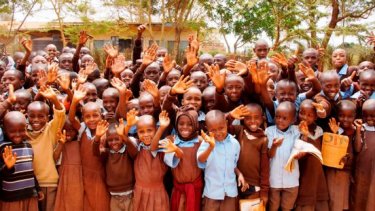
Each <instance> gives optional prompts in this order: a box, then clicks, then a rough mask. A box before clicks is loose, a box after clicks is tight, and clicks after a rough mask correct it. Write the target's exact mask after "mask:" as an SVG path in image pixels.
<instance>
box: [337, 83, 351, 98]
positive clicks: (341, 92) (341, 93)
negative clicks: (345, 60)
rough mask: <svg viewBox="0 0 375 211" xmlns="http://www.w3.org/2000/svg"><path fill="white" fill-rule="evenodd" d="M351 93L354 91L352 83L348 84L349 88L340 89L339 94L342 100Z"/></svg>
mask: <svg viewBox="0 0 375 211" xmlns="http://www.w3.org/2000/svg"><path fill="white" fill-rule="evenodd" d="M353 93H354V85H353V84H351V85H350V88H349V89H348V90H346V91H340V95H341V97H342V99H343V100H344V99H347V98H349V97H350V96H352V95H353Z"/></svg>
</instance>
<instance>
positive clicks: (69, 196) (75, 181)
mask: <svg viewBox="0 0 375 211" xmlns="http://www.w3.org/2000/svg"><path fill="white" fill-rule="evenodd" d="M59 175H60V178H59V185H58V188H57V195H56V202H55V210H56V211H63V210H67V211H68V210H69V211H70V210H83V181H82V163H81V155H80V152H79V142H78V141H71V142H67V143H65V145H64V148H63V150H62V161H61V165H60V168H59Z"/></svg>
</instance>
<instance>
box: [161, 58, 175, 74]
mask: <svg viewBox="0 0 375 211" xmlns="http://www.w3.org/2000/svg"><path fill="white" fill-rule="evenodd" d="M175 66H176V61H175V60H172V58H171V56H170V55H169V54H167V55H165V57H164V60H163V71H164V73H165V74H168V73H169V72H170V71H171V70H172V69H173V68H174V67H175Z"/></svg>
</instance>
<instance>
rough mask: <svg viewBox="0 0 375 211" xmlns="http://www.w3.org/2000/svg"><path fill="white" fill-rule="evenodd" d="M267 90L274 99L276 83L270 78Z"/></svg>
mask: <svg viewBox="0 0 375 211" xmlns="http://www.w3.org/2000/svg"><path fill="white" fill-rule="evenodd" d="M267 91H268V93H269V95H270V97H271V99H274V97H275V83H274V82H273V80H271V79H269V80H268V81H267Z"/></svg>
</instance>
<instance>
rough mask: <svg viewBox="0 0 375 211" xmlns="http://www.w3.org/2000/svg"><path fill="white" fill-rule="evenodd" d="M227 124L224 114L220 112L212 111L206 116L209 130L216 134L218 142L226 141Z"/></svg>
mask: <svg viewBox="0 0 375 211" xmlns="http://www.w3.org/2000/svg"><path fill="white" fill-rule="evenodd" d="M227 124H228V123H227V121H226V119H225V115H224V113H223V112H221V111H219V110H212V111H210V112H208V113H207V115H206V126H207V130H208V132H210V133H213V134H214V137H215V140H216V141H224V140H225V138H226V137H227V135H228V127H227Z"/></svg>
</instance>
